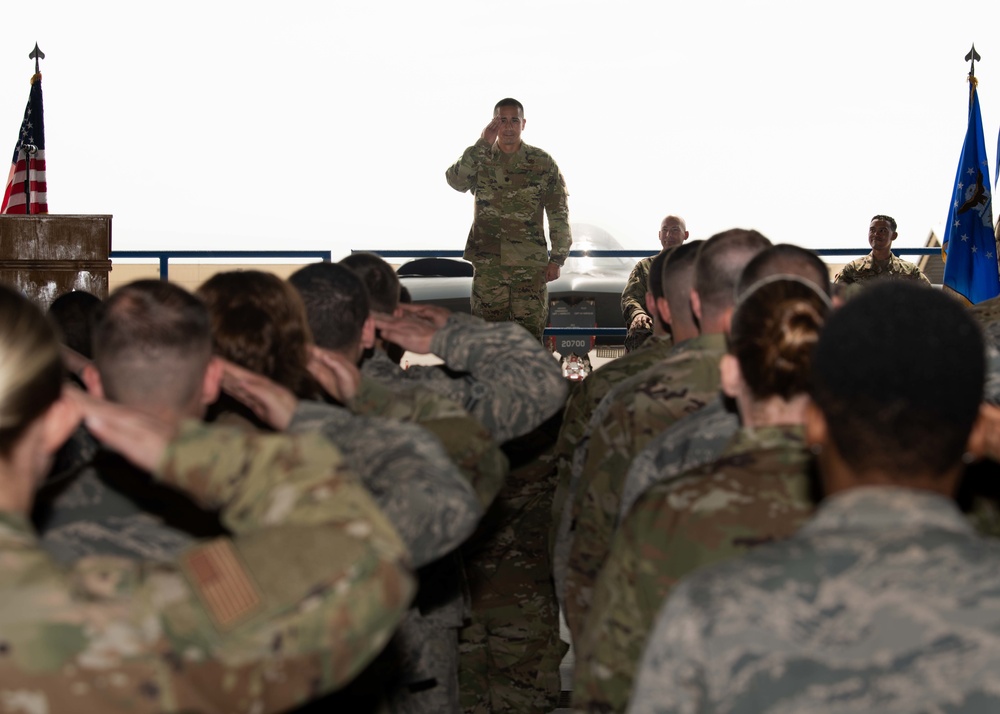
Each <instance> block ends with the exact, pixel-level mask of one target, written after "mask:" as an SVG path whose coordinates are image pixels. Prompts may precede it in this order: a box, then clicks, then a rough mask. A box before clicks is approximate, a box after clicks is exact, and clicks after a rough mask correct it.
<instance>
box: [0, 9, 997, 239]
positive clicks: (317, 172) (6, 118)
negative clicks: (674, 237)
mask: <svg viewBox="0 0 1000 714" xmlns="http://www.w3.org/2000/svg"><path fill="white" fill-rule="evenodd" d="M920 8H927V9H920ZM932 8H933V9H932ZM29 16H30V21H26V22H24V23H21V24H22V25H23V26H24V27H25V28H26V29H24V30H23V31H21V30H15V29H13V28H8V31H7V33H6V39H5V41H4V43H3V49H2V50H0V97H2V100H0V152H2V153H0V156H3V157H6V156H9V155H10V153H12V149H13V147H14V143H15V140H16V138H17V130H18V127H19V125H20V122H21V117H22V114H23V111H24V105H25V102H26V101H27V98H28V89H29V85H28V79H29V77H30V75H31V73H32V71H33V69H34V67H33V63H32V62H31V61H30V60H29V59H28V57H27V55H28V53H29V52H30V50H31V48H32V47H33V45H34V43H35V42H36V41H37V42H38V43H39V46H40V47H41V49H42V50H43V51H44V52H45V53H46V55H47V58H46V59H45V60H43V61H42V73H43V75H44V82H43V87H44V97H45V124H46V154H47V162H48V181H49V207H50V211H51V212H52V213H110V214H113V215H114V223H113V230H114V245H113V247H114V248H115V249H119V250H154V249H194V250H199V249H220V250H222V249H226V250H278V249H317V248H322V249H325V248H330V249H332V250H333V252H334V258H335V259H337V258H339V257H341V256H343V255H346V254H347V253H348V252H349V251H350V250H351V249H380V248H381V249H388V248H420V249H435V248H436V249H460V248H461V247H462V246H463V245H464V241H465V237H466V234H467V232H468V228H469V223H470V221H471V217H472V198H471V197H470V196H469V195H468V194H459V193H457V192H455V191H453V190H452V189H451V188H449V187H448V185H447V184H446V183H445V180H444V171H445V169H446V168H447V166H448V165H450V164H451V163H452V162H454V161H455V160H457V158H458V157H459V155H460V154H461V152H462V150H463V149H464V148H465V147H467V146H468V145H470V144H472V143H473V142H474V141H475V140H476V138H477V137H478V136H479V133H480V132H481V131H482V128H483V127H484V126H485V125H486V123H487V122H488V121H489V119H490V116H491V114H492V107H493V105H494V104H495V103H496V101H497V100H498V99H500V98H502V97H505V96H513V97H515V98H517V99H519V100H520V101H521V102H522V103H523V104H524V105H525V116H526V119H527V125H526V128H525V131H524V135H523V138H524V140H525V141H527V142H528V143H531V144H534V145H537V146H540V147H541V148H543V149H545V150H546V151H548V152H549V153H550V154H552V155H553V157H554V158H555V159H556V161H557V162H558V163H559V165H560V167H561V169H562V171H563V173H564V175H565V177H566V181H567V183H568V185H569V189H570V217H571V221H572V222H574V223H593V224H596V225H598V226H601V227H603V228H605V229H607V230H608V231H610V232H611V233H612V234H613V235H615V236H616V237H617V238H618V240H619V241H620V242H621V244H622V245H623V247H625V248H635V249H645V248H649V249H650V250H652V249H654V248H656V247H657V245H658V244H657V242H656V231H657V228H658V226H659V221H660V219H661V218H662V217H663V215H664V214H665V213H668V212H672V213H677V214H680V215H682V216H684V217H685V218H686V219H687V222H688V227H689V229H690V230H691V234H692V237H695V238H706V237H708V236H710V235H711V234H713V233H715V232H717V231H719V230H723V229H726V228H731V227H734V226H741V227H753V228H757V229H758V230H760V231H762V232H763V233H764V234H765V235H767V236H768V237H769V238H771V239H772V241H774V242H789V243H797V244H799V245H804V246H808V247H858V248H859V251H867V227H868V222H869V219H870V217H871V216H872V215H873V214H875V213H889V214H891V215H893V216H895V218H896V219H897V221H898V222H899V234H900V238H899V240H898V241H897V245H899V246H908V247H918V246H922V245H923V244H924V242H925V239H926V237H927V233H928V232H929V230H930V229H931V228H932V227H935V226H940V225H942V224H943V223H944V221H945V219H946V217H947V211H948V203H949V201H950V197H951V191H952V186H953V182H954V178H955V170H956V168H957V165H958V159H959V155H960V153H961V148H962V142H963V139H964V135H965V128H966V120H967V83H966V81H965V76H966V74H967V72H968V64H967V63H964V62H963V60H962V58H963V57H964V55H965V53H966V52H968V50H969V47H970V46H971V44H972V43H973V42H975V43H976V49H977V50H978V51H979V53H980V54H981V55H982V61H981V62H979V63H976V76H977V77H978V78H979V80H980V84H979V91H980V102H981V106H982V111H983V120H984V131H985V135H986V144H987V151H988V154H989V160H990V174H991V176H990V179H991V181H992V174H993V172H994V170H995V161H996V147H997V132H998V125H1000V36H998V33H997V28H998V27H1000V2H997V1H996V0H975V1H972V2H966V3H962V4H953V5H951V6H946V5H944V4H941V3H934V4H924V3H913V2H903V1H895V0H894V1H891V2H890V1H886V2H879V1H878V0H869V1H868V2H854V1H853V0H852V1H850V2H839V3H822V4H820V3H814V2H803V1H800V2H739V1H736V0H732V1H728V0H727V1H720V2H684V3H680V2H659V3H650V2H645V1H642V2H619V3H612V2H607V1H605V0H601V1H593V0H533V1H532V0H507V1H506V2H502V3H488V4H487V3H479V2H472V1H470V0H444V1H439V2H429V3H413V2H409V1H407V0H370V1H368V2H356V3H351V4H348V3H343V2H335V3H325V4H320V3H315V2H303V1H300V0H287V1H286V2H281V3H273V4H272V5H271V6H270V7H264V6H262V5H259V4H242V3H240V4H238V3H235V2H233V3H230V2H211V1H210V0H203V1H202V2H189V1H186V0H180V1H177V2H173V3H169V4H163V3H160V4H146V3H133V2H129V3H125V2H120V3H116V2H106V1H102V0H93V1H92V2H87V3H81V2H69V1H68V0H36V2H34V3H32V7H31V10H30V12H29ZM996 213H997V211H996V210H994V215H996Z"/></svg>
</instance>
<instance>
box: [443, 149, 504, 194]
mask: <svg viewBox="0 0 1000 714" xmlns="http://www.w3.org/2000/svg"><path fill="white" fill-rule="evenodd" d="M491 150H492V143H488V142H487V141H486V139H483V138H480V139H479V141H477V142H476V143H475V144H473V145H472V146H470V147H469V148H468V149H466V150H465V151H464V152H462V156H461V158H460V159H459V160H458V161H456V162H455V163H454V164H452V165H451V166H450V167H449V168H448V170H447V171H445V173H444V177H445V179H447V181H448V185H449V186H451V187H452V188H453V189H455V190H456V191H473V192H475V190H474V189H475V188H476V178H477V174H478V173H479V169H480V168H481V167H482V165H483V161H484V160H485V159H486V157H488V156H489V154H490V151H491Z"/></svg>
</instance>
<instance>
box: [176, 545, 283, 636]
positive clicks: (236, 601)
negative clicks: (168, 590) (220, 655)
mask: <svg viewBox="0 0 1000 714" xmlns="http://www.w3.org/2000/svg"><path fill="white" fill-rule="evenodd" d="M181 563H182V565H183V568H184V570H185V572H186V574H187V576H188V578H189V579H190V581H191V584H192V585H193V586H194V589H195V592H197V593H198V597H199V598H201V601H202V604H204V605H205V609H206V610H208V612H209V614H210V615H211V617H212V620H213V621H214V623H215V625H216V626H217V627H218V628H219V629H221V630H225V629H228V628H230V627H233V626H234V625H236V624H238V623H239V622H240V621H241V620H243V619H244V618H245V617H247V616H248V615H250V614H252V613H254V612H256V611H257V610H259V609H260V608H261V607H262V605H263V603H262V601H261V597H260V593H259V591H258V589H257V585H256V584H255V583H254V581H253V579H252V578H251V577H250V573H248V572H247V569H246V566H245V565H244V564H243V561H241V560H240V557H239V554H238V553H237V552H236V548H235V546H233V543H232V541H230V540H228V539H226V538H219V539H217V540H213V541H210V542H208V543H205V544H204V545H199V546H196V547H194V548H192V549H191V550H189V551H188V552H186V553H185V554H184V555H183V556H182V558H181Z"/></svg>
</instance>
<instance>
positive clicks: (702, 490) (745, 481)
mask: <svg viewBox="0 0 1000 714" xmlns="http://www.w3.org/2000/svg"><path fill="white" fill-rule="evenodd" d="M809 462H810V460H809V452H808V450H807V449H806V447H805V444H804V442H803V437H802V428H801V427H764V428H759V429H754V430H749V429H746V430H740V431H739V432H737V434H736V436H735V437H734V439H733V440H732V441H731V442H730V444H729V445H728V447H727V448H726V449H725V450H724V452H723V454H722V456H721V457H720V458H719V459H718V460H717V461H715V462H714V463H711V464H707V465H705V466H702V467H700V468H698V469H695V470H694V471H690V472H688V473H686V474H684V475H683V476H680V477H679V478H677V479H675V480H673V481H671V482H669V483H661V484H659V485H657V486H655V487H653V488H652V489H651V490H650V491H648V492H647V493H646V495H645V496H643V497H642V498H640V499H639V501H638V502H637V503H636V505H635V508H634V509H633V510H632V511H631V513H629V516H628V518H626V519H625V521H624V522H623V524H622V527H621V529H620V530H619V531H618V533H617V534H616V535H615V537H614V540H613V542H612V546H611V552H610V554H609V555H608V558H607V561H606V563H605V567H604V569H603V570H602V571H601V574H600V577H599V578H598V581H597V584H596V585H595V588H594V601H593V604H592V607H591V610H590V613H589V615H588V617H587V621H586V625H585V627H584V631H583V635H582V636H581V637H580V639H579V640H578V641H577V642H576V643H575V644H576V669H575V671H574V673H573V704H574V706H575V707H580V708H584V709H586V710H587V711H601V712H620V711H623V710H624V708H625V704H626V703H627V702H628V695H629V691H630V689H631V685H632V678H633V676H634V672H635V670H636V668H637V667H638V664H639V659H640V657H641V656H642V650H643V646H644V645H645V643H646V636H647V634H648V633H649V630H650V628H651V627H652V626H653V622H654V620H655V619H656V615H657V613H658V612H659V610H660V605H661V604H662V602H663V600H664V598H665V597H666V596H667V594H668V593H669V592H670V589H671V588H672V587H673V586H674V585H675V584H676V583H677V582H678V581H679V580H680V579H681V578H683V577H684V576H685V575H687V574H689V573H691V572H692V571H694V570H696V569H697V568H699V567H701V566H703V565H706V564H708V563H717V562H719V561H722V560H727V559H729V558H732V557H734V556H736V555H738V554H740V553H742V552H744V551H746V550H747V549H748V548H750V547H752V546H754V545H757V544H759V543H762V542H766V541H770V540H774V539H780V538H787V537H789V536H790V535H792V534H793V533H794V532H795V531H796V529H798V528H799V526H801V525H802V523H804V522H805V521H806V519H807V518H808V517H809V516H810V515H811V514H812V512H813V503H812V500H811V499H810V496H809V494H810V491H809V479H808V468H809Z"/></svg>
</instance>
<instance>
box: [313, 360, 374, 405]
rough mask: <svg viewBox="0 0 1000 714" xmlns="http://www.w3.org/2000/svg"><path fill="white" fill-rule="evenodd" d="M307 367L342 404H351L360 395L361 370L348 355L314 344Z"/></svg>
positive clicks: (320, 383) (328, 392)
mask: <svg viewBox="0 0 1000 714" xmlns="http://www.w3.org/2000/svg"><path fill="white" fill-rule="evenodd" d="M306 368H307V369H308V370H309V374H311V375H312V376H313V378H314V379H315V380H316V381H317V382H319V385H320V386H321V387H323V389H324V390H326V393H327V394H329V395H330V396H331V397H333V398H334V399H336V400H337V401H338V402H340V403H341V404H350V402H351V400H353V399H354V398H355V397H356V396H358V387H359V386H360V385H361V370H359V369H358V366H357V365H356V364H351V362H350V361H349V360H348V359H347V358H346V357H343V356H342V355H339V354H337V353H336V352H332V351H331V350H326V349H323V348H322V347H317V346H316V345H313V346H312V347H310V348H309V362H308V364H306Z"/></svg>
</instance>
